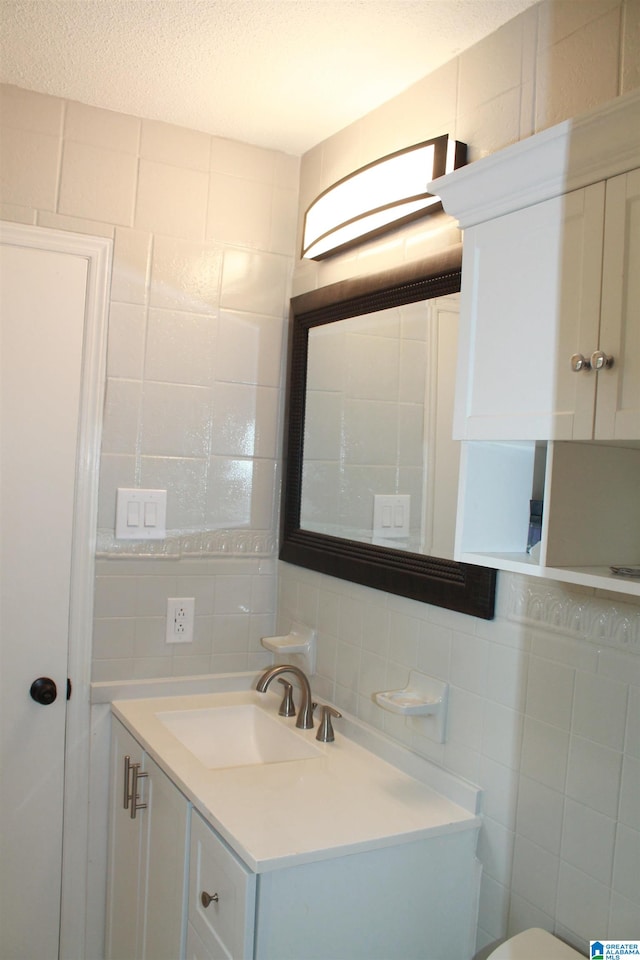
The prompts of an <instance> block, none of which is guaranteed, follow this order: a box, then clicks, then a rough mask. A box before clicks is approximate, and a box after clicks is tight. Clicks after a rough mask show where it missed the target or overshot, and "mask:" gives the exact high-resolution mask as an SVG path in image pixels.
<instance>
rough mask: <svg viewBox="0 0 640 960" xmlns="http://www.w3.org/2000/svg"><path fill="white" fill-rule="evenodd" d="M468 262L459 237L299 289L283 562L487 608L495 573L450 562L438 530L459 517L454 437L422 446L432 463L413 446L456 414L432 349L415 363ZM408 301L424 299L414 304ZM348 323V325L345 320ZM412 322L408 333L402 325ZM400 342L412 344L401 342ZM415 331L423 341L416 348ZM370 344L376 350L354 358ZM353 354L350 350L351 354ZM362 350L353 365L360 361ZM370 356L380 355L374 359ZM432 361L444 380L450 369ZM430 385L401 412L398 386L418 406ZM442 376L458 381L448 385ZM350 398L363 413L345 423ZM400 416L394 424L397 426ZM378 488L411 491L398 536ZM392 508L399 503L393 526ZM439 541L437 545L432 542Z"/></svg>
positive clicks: (451, 604)
mask: <svg viewBox="0 0 640 960" xmlns="http://www.w3.org/2000/svg"><path fill="white" fill-rule="evenodd" d="M461 262H462V248H461V245H459V246H457V247H453V248H449V249H448V250H446V251H444V252H443V253H439V254H437V255H435V256H431V257H428V258H425V259H423V260H421V261H417V262H414V263H412V264H408V265H405V266H402V267H398V268H394V269H393V270H388V271H384V272H381V273H378V274H375V275H373V276H368V277H357V278H353V279H350V280H345V281H341V282H339V283H335V284H332V285H330V286H327V287H323V288H321V289H319V290H314V291H310V292H309V293H305V294H302V295H300V296H298V297H295V298H293V299H292V301H291V326H290V336H289V357H288V372H287V399H286V411H285V421H286V422H285V450H284V485H283V503H282V529H281V546H280V559H281V560H284V561H286V562H288V563H293V564H296V565H298V566H302V567H307V568H308V569H311V570H316V571H318V572H320V573H325V574H328V575H330V576H334V577H339V578H341V579H344V580H350V581H352V582H355V583H361V584H364V585H366V586H369V587H374V588H376V589H380V590H384V591H386V592H388V593H395V594H398V595H401V596H406V597H410V598H412V599H414V600H422V601H424V602H426V603H431V604H434V605H435V606H441V607H446V608H448V609H452V610H457V611H460V612H462V613H467V614H471V615H473V616H477V617H481V618H483V619H491V618H492V617H493V612H494V599H495V582H496V572H495V570H491V569H488V568H484V567H477V566H473V565H468V564H460V563H456V562H455V561H454V560H453V559H451V555H450V551H451V544H452V542H453V529H452V524H451V523H449V524H447V525H441V526H443V528H442V529H440V528H439V527H438V522H437V521H439V520H441V519H442V517H443V516H444V515H445V514H447V513H448V514H449V515H450V516H451V514H453V515H455V500H456V491H457V457H458V455H459V445H458V444H456V443H454V442H453V441H449V443H450V447H449V449H448V450H446V452H445V453H444V454H443V453H437V454H434V452H433V450H431V453H430V452H429V450H427V458H426V464H427V469H426V472H425V469H424V461H423V460H422V458H421V457H420V458H418V455H417V454H416V452H415V451H416V449H418V448H420V447H424V446H425V437H426V438H430V439H431V440H433V439H434V438H435V437H437V436H438V435H440V436H442V435H443V434H445V435H447V436H450V433H451V425H450V423H447V424H445V425H443V424H442V423H439V422H438V404H437V403H436V404H435V410H434V404H433V401H434V389H435V386H434V378H433V377H429V373H430V372H432V371H433V363H431V362H430V361H429V360H428V358H427V361H426V368H425V369H423V370H422V371H421V372H420V373H418V370H417V368H418V366H419V365H420V364H421V363H422V362H423V361H424V360H425V356H426V353H425V351H427V350H428V348H429V345H430V343H431V337H430V331H429V325H430V324H431V326H432V328H433V327H434V326H435V328H437V326H438V324H442V323H444V322H445V314H448V316H449V320H450V322H451V323H455V316H454V315H453V314H454V311H452V309H451V308H452V306H453V305H454V303H455V301H454V300H453V299H451V298H453V297H454V296H455V295H457V294H458V293H459V291H460V276H461ZM423 301H433V303H429V304H425V303H424V302H423ZM412 304H414V305H418V304H419V305H420V306H416V308H415V310H414V309H408V308H409V305H412ZM438 314H440V316H439V317H438ZM369 315H370V316H371V318H375V319H376V320H377V321H381V326H379V327H378V330H377V331H376V332H374V333H371V332H370V331H369V329H368V328H367V326H365V320H364V319H363V318H365V317H367V316H369ZM429 316H431V318H433V317H434V316H435V317H436V320H433V319H431V320H429ZM346 320H349V321H350V322H349V324H345V325H343V326H341V323H342V321H346ZM422 322H424V327H425V329H424V330H423V331H420V330H418V329H416V328H417V327H419V325H420V324H421V323H422ZM403 325H404V327H405V334H408V336H407V337H406V338H403V337H402V336H400V334H401V333H402V327H403ZM412 328H413V330H412ZM411 334H412V335H411ZM347 339H349V340H350V343H349V345H348V347H347V346H346V344H347ZM404 339H407V340H408V341H409V346H407V345H406V344H405V345H404V346H403V340H404ZM373 340H375V342H372V341H373ZM412 340H413V341H417V343H418V344H419V345H420V349H419V350H417V349H416V343H413V344H412V343H411V341H412ZM454 342H455V341H454ZM363 346H365V347H366V349H369V348H370V349H369V352H368V353H366V350H365V355H363V356H361V358H360V363H359V364H358V356H359V349H360V348H362V347H363ZM449 349H450V348H449ZM388 351H391V352H392V353H393V356H394V361H393V364H391V363H390V364H388V366H394V368H395V371H396V372H395V374H394V375H393V376H386V375H385V374H384V367H385V363H384V360H385V356H386V355H387V352H388ZM348 353H350V354H351V358H350V361H349V362H343V360H345V358H346V357H347V354H348ZM412 354H413V356H412ZM354 355H355V357H356V360H355V363H354V362H351V361H352V360H353V356H354ZM403 356H404V360H403V359H402V357H403ZM373 357H377V361H376V362H375V363H374V362H373V360H372V358H373ZM365 361H366V362H365ZM366 367H369V368H372V367H373V368H375V369H374V377H373V380H372V381H371V382H370V383H369V384H366V383H365V382H364V380H363V377H362V374H363V373H364V372H365V368H366ZM376 370H377V373H376ZM437 372H438V375H439V376H438V377H437V378H435V380H436V381H437V380H439V381H442V380H444V379H446V377H442V376H441V371H440V370H438V371H437ZM381 380H382V381H383V382H380V381H381ZM421 384H422V385H423V388H422V393H423V394H424V396H426V397H427V398H428V400H429V403H428V404H426V405H423V409H422V410H421V411H419V412H418V411H417V410H416V409H412V410H411V411H410V412H408V410H407V409H406V408H405V409H402V410H400V411H399V410H398V409H396V411H395V413H394V412H393V409H392V400H393V399H394V397H393V394H394V393H395V402H396V405H397V402H398V401H399V402H400V403H404V404H409V403H410V404H411V406H412V407H416V406H417V395H418V393H419V392H420V385H421ZM447 386H448V389H449V390H451V389H452V387H451V384H447ZM372 392H373V394H374V395H371V394H372ZM367 394H369V395H367ZM381 394H382V396H381ZM376 404H384V413H383V414H382V416H383V419H384V420H385V422H386V424H387V428H386V429H385V430H384V431H382V430H381V429H380V419H379V418H378V420H376V421H375V422H374V423H373V424H372V423H370V419H371V418H370V416H369V414H370V413H371V412H372V408H373V406H374V405H376ZM441 406H446V403H445V404H443V405H441ZM347 407H351V408H353V409H352V410H351V412H352V413H355V416H352V417H350V418H349V420H348V422H347V419H346V409H347ZM377 409H378V410H379V411H382V410H383V407H382V406H380V407H378V408H377ZM330 410H331V411H332V412H331V415H329V411H330ZM391 423H394V424H395V430H392V429H391V428H390V427H389V424H391ZM425 424H426V425H427V428H428V429H427V430H426V433H425V431H424V429H423V428H424V425H425ZM418 432H420V433H421V436H420V437H419V438H418V440H417V441H415V442H414V443H413V444H409V443H408V439H409V437H410V436H413V437H414V438H415V437H416V436H417V434H418ZM347 439H348V441H349V442H348V443H346V442H345V441H346V440H347ZM394 445H395V451H394ZM446 446H447V444H445V448H446ZM390 451H394V452H392V453H390ZM421 452H422V451H421V450H419V453H421ZM438 457H439V458H440V463H441V466H442V471H441V475H440V477H439V479H438V482H437V483H436V484H435V485H434V484H432V483H430V480H431V478H432V475H435V476H436V478H437V476H438V470H437V468H435V467H434V462H435V463H436V464H437V463H438ZM372 459H375V460H376V462H375V464H374V463H371V460H372ZM418 459H420V462H418ZM385 460H388V461H389V462H385ZM445 463H447V467H446V470H445V469H444V464H445ZM453 464H455V471H454V473H455V476H454V479H453V480H451V479H448V480H445V479H443V478H444V477H445V476H447V471H449V477H450V476H451V473H450V471H451V470H453V469H454V468H453ZM374 468H375V469H374ZM329 477H331V480H332V483H331V484H329V483H328V479H329ZM443 485H444V486H445V487H447V485H448V488H447V490H446V498H445V501H439V500H438V497H439V494H438V487H442V486H443ZM376 494H381V495H382V496H384V497H387V496H388V497H395V496H400V497H406V496H409V497H410V503H409V506H410V509H409V522H408V526H409V530H408V533H407V534H406V535H404V534H403V533H402V532H401V535H400V536H397V535H394V536H389V535H388V534H389V528H388V526H385V523H384V521H385V520H386V519H388V514H387V515H385V514H384V513H383V514H382V516H383V524H382V527H381V530H380V531H378V533H377V534H376V533H375V532H374V527H373V508H374V496H375V495H376ZM400 503H401V505H403V504H405V503H406V501H405V500H401V501H400ZM442 503H446V504H447V505H446V506H442ZM385 505H387V506H388V505H389V503H388V502H387V503H386V504H385V503H384V502H383V503H382V507H383V508H384V506H385ZM391 506H392V507H394V506H396V504H394V503H392V504H391ZM394 516H395V514H393V513H392V521H391V522H392V524H393V523H394V519H393V517H394ZM405 517H406V515H405ZM429 518H431V519H432V520H433V519H434V518H435V522H430V521H429ZM444 526H447V527H448V530H447V531H445V530H444ZM392 532H393V533H394V534H396V533H397V531H392ZM380 534H381V535H380ZM434 549H435V550H439V554H434V553H432V551H433V550H434ZM442 553H445V554H449V555H447V556H442V555H441V554H442Z"/></svg>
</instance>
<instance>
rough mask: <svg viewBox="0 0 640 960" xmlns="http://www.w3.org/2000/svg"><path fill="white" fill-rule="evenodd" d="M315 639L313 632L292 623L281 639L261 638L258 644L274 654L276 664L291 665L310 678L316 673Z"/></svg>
mask: <svg viewBox="0 0 640 960" xmlns="http://www.w3.org/2000/svg"><path fill="white" fill-rule="evenodd" d="M316 639H317V634H316V631H315V630H312V629H311V627H307V626H305V625H304V623H298V622H295V621H294V623H292V625H291V630H290V632H289V633H287V634H285V635H284V636H282V637H262V639H261V641H260V643H261V644H262V646H263V647H264V648H265V649H266V650H270V651H271V653H275V654H276V658H277V659H276V663H293V664H294V665H296V666H300V667H301V668H302V669H303V670H304V672H305V673H306V674H307V676H309V677H311V676H313V674H314V673H315V672H316V646H317V644H316Z"/></svg>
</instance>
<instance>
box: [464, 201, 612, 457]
mask: <svg viewBox="0 0 640 960" xmlns="http://www.w3.org/2000/svg"><path fill="white" fill-rule="evenodd" d="M604 195H605V186H604V183H596V184H594V185H592V186H589V187H587V188H586V189H580V190H576V191H574V192H573V193H570V194H567V195H566V196H564V197H556V198H553V199H550V200H546V201H544V202H542V203H537V204H534V205H533V206H529V207H526V208H524V209H521V210H516V211H514V212H511V213H508V214H506V215H504V216H501V217H496V218H494V219H492V220H488V221H486V222H484V223H480V224H477V225H476V226H473V227H470V228H469V229H467V230H465V234H464V246H463V265H462V295H461V316H460V339H459V362H458V372H457V383H456V407H455V415H454V436H455V437H456V438H457V439H465V440H542V439H563V440H571V439H573V440H577V439H588V438H590V437H591V436H592V435H593V418H594V404H595V393H596V381H597V377H598V376H599V375H597V374H595V373H592V372H590V371H585V370H583V371H581V372H579V373H578V372H574V371H573V370H572V366H571V357H572V356H573V355H574V354H583V355H584V356H585V357H587V356H589V357H590V356H591V353H592V352H593V351H594V350H596V349H597V347H598V342H599V340H598V329H599V322H600V283H601V269H602V246H603V223H604Z"/></svg>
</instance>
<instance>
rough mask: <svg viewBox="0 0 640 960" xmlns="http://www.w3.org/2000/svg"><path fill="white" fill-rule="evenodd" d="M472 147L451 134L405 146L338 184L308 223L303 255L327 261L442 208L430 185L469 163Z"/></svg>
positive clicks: (319, 199)
mask: <svg viewBox="0 0 640 960" xmlns="http://www.w3.org/2000/svg"><path fill="white" fill-rule="evenodd" d="M466 157H467V148H466V144H464V143H460V142H459V141H457V140H452V139H451V138H450V137H449V136H448V134H444V135H443V136H442V137H436V138H435V139H434V140H426V141H424V142H423V143H416V144H414V145H413V146H412V147H405V148H404V149H403V150H398V151H396V153H390V154H389V155H388V156H386V157H381V158H380V159H379V160H374V161H373V163H368V164H367V165H366V166H364V167H360V169H359V170H356V171H355V172H354V173H350V174H349V176H347V177H343V179H342V180H338V182H337V183H334V184H333V186H331V187H329V188H328V189H327V190H325V191H324V192H323V193H321V194H320V196H319V197H317V198H316V199H315V200H314V201H313V203H312V204H311V206H310V207H309V208H308V210H307V212H306V214H305V218H304V230H303V239H302V256H303V258H306V259H310V260H322V259H324V257H328V256H329V255H330V254H333V253H337V252H338V251H339V250H346V249H347V248H348V247H352V246H353V245H354V244H356V243H359V242H360V241H362V240H365V239H370V238H371V237H374V236H378V235H379V234H381V233H383V232H384V231H385V230H388V229H391V228H392V227H397V226H399V225H400V224H402V223H407V222H408V221H410V220H416V219H417V218H418V217H422V216H424V215H425V214H426V213H427V212H429V211H431V210H433V209H440V200H439V198H438V197H436V196H434V195H433V194H431V193H428V192H427V184H429V183H430V182H431V181H432V180H435V179H436V178H437V177H441V176H444V174H445V173H451V171H452V170H455V169H456V168H457V167H461V166H462V165H463V164H464V163H465V162H466Z"/></svg>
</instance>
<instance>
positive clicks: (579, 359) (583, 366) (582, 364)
mask: <svg viewBox="0 0 640 960" xmlns="http://www.w3.org/2000/svg"><path fill="white" fill-rule="evenodd" d="M570 363H571V369H572V370H573V372H574V373H579V372H580V371H581V370H591V361H590V360H589V359H587V357H583V356H582V354H581V353H574V355H573V356H572V357H571V360H570Z"/></svg>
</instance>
